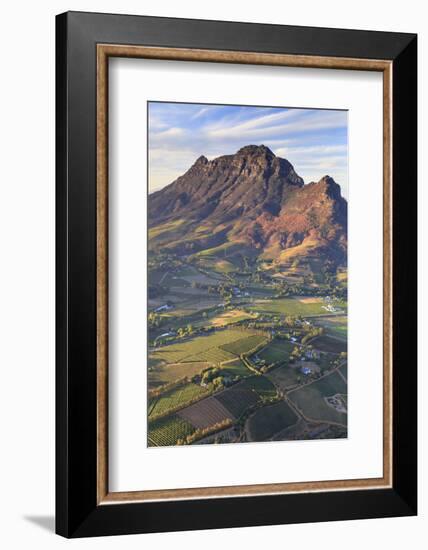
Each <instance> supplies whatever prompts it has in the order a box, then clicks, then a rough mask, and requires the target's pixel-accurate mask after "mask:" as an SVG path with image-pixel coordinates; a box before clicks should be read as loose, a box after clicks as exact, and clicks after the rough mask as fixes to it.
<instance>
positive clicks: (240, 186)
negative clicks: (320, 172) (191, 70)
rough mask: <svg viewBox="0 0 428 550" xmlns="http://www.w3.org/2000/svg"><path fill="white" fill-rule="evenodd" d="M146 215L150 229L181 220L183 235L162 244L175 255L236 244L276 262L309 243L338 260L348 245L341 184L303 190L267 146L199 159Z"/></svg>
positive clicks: (153, 198) (325, 182)
mask: <svg viewBox="0 0 428 550" xmlns="http://www.w3.org/2000/svg"><path fill="white" fill-rule="evenodd" d="M148 210H149V227H156V226H159V225H162V224H168V225H169V224H170V223H171V222H173V223H174V224H176V223H179V227H180V232H182V233H183V234H182V236H181V238H180V239H179V240H178V241H177V242H176V244H173V243H168V247H169V248H171V249H172V250H174V251H175V252H177V253H186V251H188V250H192V251H193V252H197V251H202V250H205V249H207V248H211V247H213V246H220V245H222V244H225V243H231V242H238V243H246V246H249V247H250V248H251V249H253V250H256V251H257V252H256V253H257V254H270V255H271V256H272V257H273V258H275V255H276V254H280V253H281V250H284V249H288V248H290V247H297V246H300V245H302V246H303V244H304V243H305V242H310V243H311V247H313V246H315V247H317V246H319V247H321V248H322V249H323V250H330V252H331V253H332V254H333V252H332V251H334V255H335V256H336V257H337V258H343V257H344V250H345V248H346V227H347V203H346V200H345V199H344V198H343V197H342V196H341V192H340V186H339V185H338V184H337V183H336V182H335V181H334V179H333V178H331V177H330V176H328V175H326V176H324V177H323V178H321V179H320V180H319V181H318V182H312V183H310V184H308V185H304V182H303V179H302V178H301V177H300V176H299V175H298V174H297V173H296V172H295V170H294V167H293V166H292V164H291V163H290V162H289V161H288V160H287V159H284V158H281V157H278V156H276V155H275V154H274V153H273V152H272V151H271V150H270V149H269V148H268V147H266V146H265V145H246V146H245V147H242V148H241V149H239V150H238V151H237V152H236V153H235V154H233V155H223V156H221V157H217V158H215V159H212V160H208V159H207V158H206V157H205V156H204V155H202V156H200V157H199V158H198V159H197V160H196V161H195V163H194V164H193V165H192V166H191V167H190V168H189V170H188V171H187V172H186V173H185V174H183V175H182V176H180V177H179V178H177V179H176V180H175V181H173V182H172V183H171V184H170V185H168V186H166V187H164V188H163V189H161V190H160V191H157V192H155V193H152V194H151V195H149V209H148ZM162 234H163V235H165V238H167V239H168V240H169V239H170V238H173V237H174V235H170V233H169V231H166V232H165V233H162ZM159 239H160V240H159V243H160V242H164V241H163V239H164V237H162V238H159ZM307 239H308V240H309V241H307ZM314 243H318V244H314ZM328 243H330V244H328ZM165 244H166V243H164V245H165ZM303 248H304V247H303ZM328 254H330V253H328Z"/></svg>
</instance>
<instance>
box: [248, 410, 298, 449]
mask: <svg viewBox="0 0 428 550" xmlns="http://www.w3.org/2000/svg"><path fill="white" fill-rule="evenodd" d="M296 422H297V416H296V415H295V413H294V412H293V411H292V410H291V408H290V407H289V406H288V405H287V403H286V402H285V401H281V402H280V403H276V404H275V405H271V406H268V407H263V408H262V409H259V410H258V411H256V412H255V414H254V415H253V416H251V417H250V418H249V419H248V422H247V430H248V435H249V439H250V440H251V441H265V440H266V439H268V438H270V437H272V436H273V435H274V434H276V433H277V432H279V431H280V430H283V429H284V428H287V427H289V426H292V425H293V424H295V423H296Z"/></svg>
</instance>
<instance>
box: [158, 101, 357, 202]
mask: <svg viewBox="0 0 428 550" xmlns="http://www.w3.org/2000/svg"><path fill="white" fill-rule="evenodd" d="M347 120H348V117H347V112H346V111H334V110H321V109H289V108H279V107H273V108H272V107H248V106H233V105H205V104H194V103H189V104H186V103H156V102H150V103H149V192H153V191H156V190H158V189H161V188H162V187H164V186H165V185H168V184H169V183H171V182H172V181H174V180H175V179H176V178H177V177H178V176H181V175H182V174H183V173H184V172H185V171H186V170H187V169H188V168H190V166H191V165H192V164H193V163H194V161H195V160H196V159H197V158H198V157H199V156H201V155H205V156H206V157H207V158H208V159H210V160H211V159H213V158H215V157H218V156H220V155H229V154H233V153H235V152H236V151H237V150H238V149H240V148H241V147H243V146H244V145H250V144H253V145H261V144H264V145H266V146H267V147H269V148H270V149H271V150H272V151H273V152H274V153H275V154H276V155H277V156H280V157H283V158H286V159H287V160H289V161H290V162H291V164H292V165H293V166H294V169H295V170H296V172H297V173H298V174H299V176H301V177H302V178H303V180H304V182H305V183H310V182H311V181H318V180H319V179H321V178H322V177H323V176H325V175H329V176H331V177H332V178H334V179H335V181H336V182H337V183H338V184H339V185H340V186H341V188H342V194H343V195H344V196H345V197H347V196H348V166H347V165H348V160H347V157H348V145H347V124H348V123H347Z"/></svg>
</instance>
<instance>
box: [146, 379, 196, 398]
mask: <svg viewBox="0 0 428 550" xmlns="http://www.w3.org/2000/svg"><path fill="white" fill-rule="evenodd" d="M188 382H189V379H188V377H187V376H184V377H182V378H177V379H176V380H173V381H172V382H168V383H167V384H163V385H162V386H158V387H157V388H153V389H151V390H149V399H156V398H157V397H160V396H161V395H164V394H165V393H167V392H169V391H171V390H174V389H176V388H178V387H180V386H184V384H187V383H188Z"/></svg>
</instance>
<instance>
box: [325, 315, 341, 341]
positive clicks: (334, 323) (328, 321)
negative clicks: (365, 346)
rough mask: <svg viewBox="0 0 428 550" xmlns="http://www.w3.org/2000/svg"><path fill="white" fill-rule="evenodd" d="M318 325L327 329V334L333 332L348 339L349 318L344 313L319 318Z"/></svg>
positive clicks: (334, 334)
mask: <svg viewBox="0 0 428 550" xmlns="http://www.w3.org/2000/svg"><path fill="white" fill-rule="evenodd" d="M317 325H319V326H322V327H324V328H325V329H326V331H327V334H332V335H333V336H337V337H339V338H342V339H343V340H346V339H347V337H348V319H347V317H346V316H344V315H338V316H337V317H329V318H325V319H319V320H317Z"/></svg>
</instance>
